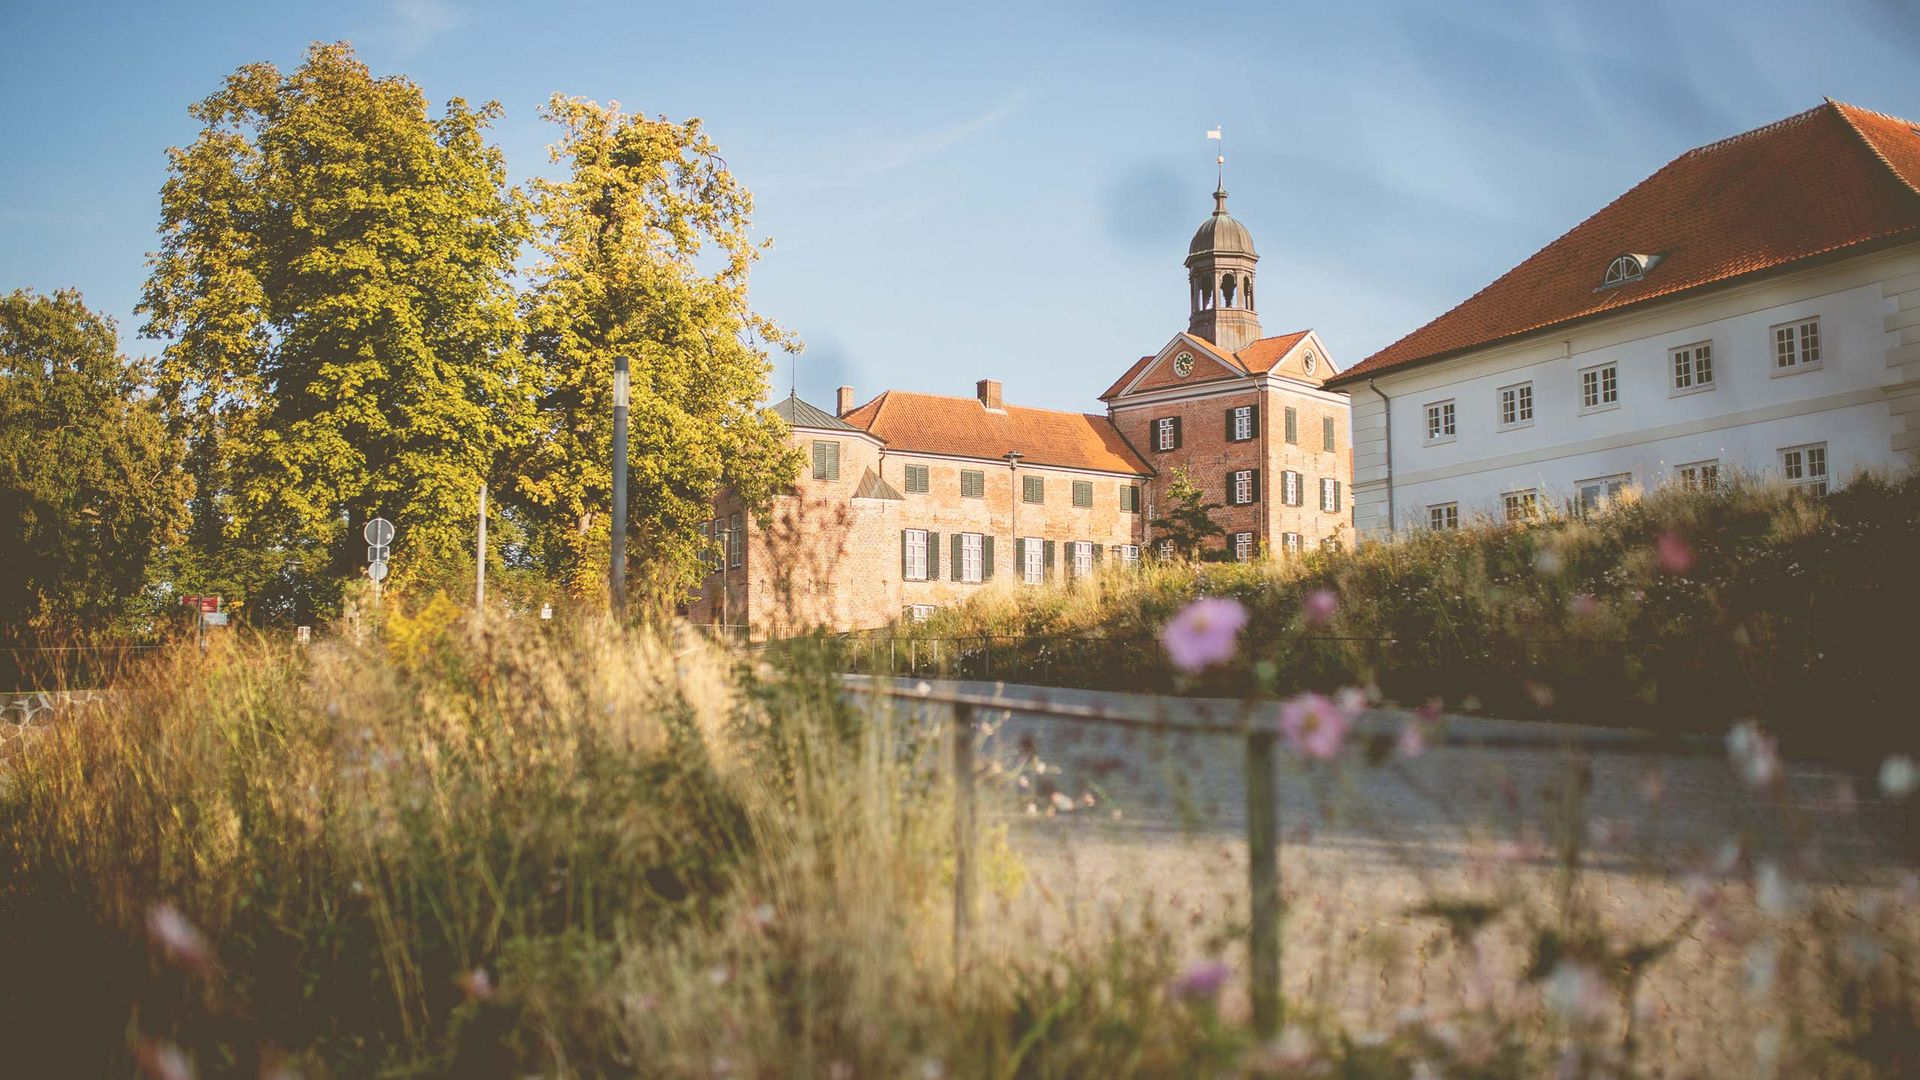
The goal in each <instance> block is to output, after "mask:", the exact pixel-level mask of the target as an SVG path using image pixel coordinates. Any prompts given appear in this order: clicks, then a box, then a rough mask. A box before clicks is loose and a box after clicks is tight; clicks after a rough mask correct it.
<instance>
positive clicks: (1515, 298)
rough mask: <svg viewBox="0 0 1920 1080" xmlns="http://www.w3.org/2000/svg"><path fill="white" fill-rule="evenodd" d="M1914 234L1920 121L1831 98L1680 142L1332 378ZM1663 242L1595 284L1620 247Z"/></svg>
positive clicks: (1635, 250) (1639, 248) (1355, 376)
mask: <svg viewBox="0 0 1920 1080" xmlns="http://www.w3.org/2000/svg"><path fill="white" fill-rule="evenodd" d="M1908 239H1920V131H1917V130H1916V129H1915V125H1914V124H1913V123H1912V122H1910V121H1907V120H1901V119H1898V118H1896V117H1891V116H1885V115H1882V114H1880V113H1876V112H1872V111H1870V110H1867V109H1861V108H1857V107H1855V106H1852V105H1844V104H1841V103H1840V102H1837V101H1828V102H1827V103H1826V104H1824V105H1820V106H1818V107H1816V108H1813V109H1809V110H1808V111H1806V112H1803V113H1800V114H1799V115H1797V116H1790V117H1788V118H1786V119H1784V120H1780V121H1777V122H1775V123H1772V124H1769V125H1767V126H1766V127H1763V128H1758V129H1756V130H1754V131H1749V132H1747V133H1746V134H1744V135H1736V136H1734V137H1732V138H1730V139H1724V140H1722V141H1720V142H1717V143H1712V144H1709V145H1707V146H1702V147H1699V148H1698V149H1694V150H1689V151H1688V152H1686V153H1685V154H1682V155H1680V156H1679V157H1677V158H1675V159H1674V160H1673V161H1672V162H1670V163H1668V164H1667V165H1666V167H1664V168H1662V169H1661V170H1660V171H1659V172H1656V173H1654V174H1653V175H1652V176H1650V177H1648V178H1647V179H1645V180H1643V181H1641V182H1640V184H1639V185H1637V186H1636V187H1634V188H1633V190H1631V191H1629V192H1627V193H1626V194H1624V195H1622V196H1620V197H1619V198H1618V199H1615V200H1614V201H1613V202H1612V203H1610V204H1608V205H1607V206H1606V207H1605V208H1603V209H1602V210H1600V212H1598V213H1596V214H1594V215H1593V216H1592V217H1590V218H1588V219H1587V220H1586V221H1584V222H1581V223H1580V224H1579V225H1577V226H1575V227H1574V228H1573V229H1572V230H1571V231H1570V232H1568V233H1567V234H1566V235H1564V236H1562V237H1560V238H1559V239H1558V240H1555V241H1554V242H1553V243H1551V244H1548V245H1547V246H1546V247H1544V248H1542V249H1541V250H1540V251H1539V252H1537V253H1536V254H1535V255H1534V256H1533V257H1532V258H1529V259H1528V260H1526V261H1525V262H1523V263H1521V264H1520V265H1519V266H1516V267H1514V268H1513V269H1512V270H1509V271H1507V273H1506V274H1505V275H1503V276H1502V277H1501V278H1500V279H1499V280H1497V281H1495V282H1494V283H1493V284H1491V285H1488V286H1487V287H1486V288H1484V289H1482V290H1480V291H1479V292H1478V293H1475V294H1474V295H1473V296H1472V297H1469V298H1468V299H1467V300H1465V301H1464V302H1462V303H1461V304H1460V305H1459V306H1458V307H1456V308H1454V309H1453V310H1452V311H1449V312H1447V313H1446V314H1444V315H1442V316H1440V317H1439V318H1437V319H1435V320H1433V321H1432V322H1430V323H1428V324H1427V325H1425V326H1423V327H1421V328H1420V329H1418V330H1415V331H1414V332H1413V333H1411V334H1408V335H1407V336H1406V337H1403V338H1401V339H1400V340H1399V341H1396V342H1394V343H1393V344H1392V345H1389V346H1387V347H1386V348H1385V349H1382V350H1380V351H1379V352H1377V353H1375V354H1373V355H1372V356H1369V357H1368V358H1366V359H1365V360H1363V361H1361V362H1360V363H1358V364H1355V365H1354V366H1353V367H1350V368H1348V369H1347V370H1346V371H1344V372H1342V373H1340V374H1339V375H1336V376H1334V377H1333V378H1331V379H1329V380H1327V385H1329V386H1336V385H1340V384H1343V383H1351V382H1356V381H1358V380H1361V379H1365V378H1367V377H1368V376H1370V375H1378V374H1379V373H1381V372H1384V371H1392V370H1395V369H1397V368H1403V367H1406V366H1408V365H1410V364H1417V363H1421V362H1424V361H1429V360H1437V359H1441V358H1443V357H1447V356H1451V355H1454V354H1456V353H1460V352H1464V351H1466V350H1468V349H1474V348H1479V347H1481V346H1485V345H1490V344H1493V343H1495V342H1499V341H1504V340H1507V339H1510V338H1515V337H1519V336H1521V335H1524V334H1528V333H1531V332H1533V331H1537V330H1544V329H1546V328H1548V327H1553V326H1559V325H1561V324H1565V323H1570V322H1573V321H1575V320H1579V319H1585V318H1590V317H1594V316H1599V315H1604V314H1608V313H1611V312H1615V311H1620V310H1623V309H1626V308H1631V307H1634V306H1636V305H1639V304H1644V303H1647V302H1649V301H1653V300H1656V299H1660V298H1663V297H1669V296H1673V295H1675V294H1678V293H1682V292H1686V291H1688V290H1692V289H1698V288H1703V287H1707V286H1711V285H1716V284H1722V283H1726V282H1729V281H1732V280H1734V279H1737V278H1741V277H1744V276H1746V275H1750V274H1757V273H1762V272H1766V271H1772V270H1778V269H1780V268H1783V267H1786V266H1789V265H1791V264H1794V263H1796V262H1799V261H1801V260H1804V259H1810V258H1814V257H1817V256H1821V255H1830V254H1835V253H1839V252H1842V251H1849V250H1870V249H1871V247H1872V246H1875V245H1884V244H1888V243H1898V242H1901V241H1904V240H1908ZM1629 253H1632V254H1647V255H1656V254H1657V255H1659V256H1661V258H1660V260H1659V262H1658V263H1656V264H1655V265H1654V266H1653V267H1652V268H1651V269H1650V270H1648V271H1647V274H1646V276H1645V277H1644V278H1642V279H1641V280H1638V281H1633V282H1629V283H1627V284H1624V285H1618V286H1614V287H1612V288H1604V289H1603V288H1601V287H1600V284H1601V281H1602V280H1603V278H1604V276H1605V273H1606V268H1607V265H1608V264H1609V263H1610V262H1612V261H1613V259H1614V258H1615V257H1617V256H1620V255H1625V254H1629Z"/></svg>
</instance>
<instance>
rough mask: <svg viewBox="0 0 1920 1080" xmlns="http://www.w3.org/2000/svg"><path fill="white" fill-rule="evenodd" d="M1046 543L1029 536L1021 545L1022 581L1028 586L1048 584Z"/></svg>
mask: <svg viewBox="0 0 1920 1080" xmlns="http://www.w3.org/2000/svg"><path fill="white" fill-rule="evenodd" d="M1046 556H1047V546H1046V541H1044V540H1042V539H1040V538H1039V537H1036V536H1029V537H1027V539H1026V543H1024V544H1021V545H1020V580H1021V581H1022V582H1023V583H1025V584H1028V585H1045V584H1046V583H1047V560H1046Z"/></svg>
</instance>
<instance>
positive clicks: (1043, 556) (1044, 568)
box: [1040, 540, 1053, 579]
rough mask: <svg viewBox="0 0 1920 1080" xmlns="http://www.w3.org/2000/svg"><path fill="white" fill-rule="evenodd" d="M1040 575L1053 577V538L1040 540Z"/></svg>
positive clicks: (1048, 577)
mask: <svg viewBox="0 0 1920 1080" xmlns="http://www.w3.org/2000/svg"><path fill="white" fill-rule="evenodd" d="M1040 576H1041V577H1043V578H1047V579H1052V577H1053V541H1051V540H1042V541H1041V542H1040Z"/></svg>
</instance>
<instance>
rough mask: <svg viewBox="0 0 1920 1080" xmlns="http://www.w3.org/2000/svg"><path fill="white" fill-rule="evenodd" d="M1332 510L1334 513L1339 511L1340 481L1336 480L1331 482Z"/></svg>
mask: <svg viewBox="0 0 1920 1080" xmlns="http://www.w3.org/2000/svg"><path fill="white" fill-rule="evenodd" d="M1333 509H1334V512H1335V513H1338V512H1339V511H1340V481H1338V480H1335V481H1334V482H1333Z"/></svg>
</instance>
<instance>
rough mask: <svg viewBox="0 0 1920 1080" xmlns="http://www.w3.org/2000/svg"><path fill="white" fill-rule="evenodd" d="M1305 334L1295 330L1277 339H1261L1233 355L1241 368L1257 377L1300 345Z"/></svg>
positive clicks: (1270, 369) (1269, 369)
mask: <svg viewBox="0 0 1920 1080" xmlns="http://www.w3.org/2000/svg"><path fill="white" fill-rule="evenodd" d="M1307 334H1308V331H1306V330H1297V331H1295V332H1293V333H1291V334H1281V335H1280V336H1278V337H1267V338H1261V339H1260V340H1259V341H1255V342H1252V343H1250V344H1249V345H1248V346H1247V347H1246V348H1244V349H1241V350H1240V351H1239V352H1237V353H1234V354H1233V355H1234V358H1235V359H1237V360H1239V361H1240V366H1241V367H1244V368H1246V369H1247V370H1248V371H1250V372H1252V373H1254V374H1255V375H1258V374H1260V373H1261V372H1265V371H1272V370H1273V365H1275V364H1277V363H1279V362H1280V358H1281V357H1283V356H1285V355H1287V353H1288V352H1289V351H1290V350H1291V349H1292V348H1293V347H1294V346H1295V345H1298V344H1300V339H1301V338H1304V337H1306V336H1307Z"/></svg>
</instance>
